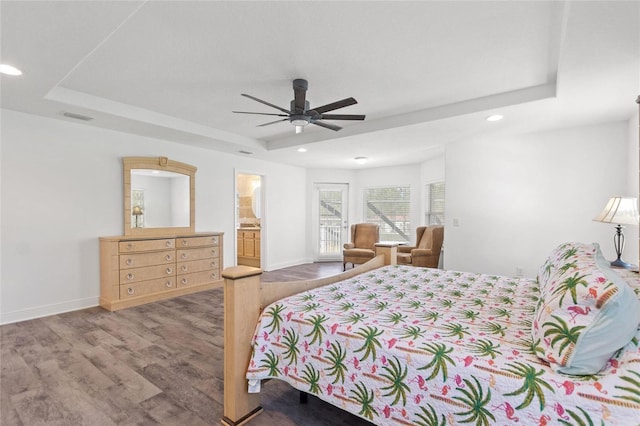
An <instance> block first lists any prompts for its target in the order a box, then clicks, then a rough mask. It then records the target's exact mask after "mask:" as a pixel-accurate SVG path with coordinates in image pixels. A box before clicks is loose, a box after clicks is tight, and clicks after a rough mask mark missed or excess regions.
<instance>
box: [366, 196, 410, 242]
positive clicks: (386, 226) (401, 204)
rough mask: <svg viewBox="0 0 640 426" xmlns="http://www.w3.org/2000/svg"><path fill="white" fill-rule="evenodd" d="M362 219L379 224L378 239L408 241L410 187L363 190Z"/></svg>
mask: <svg viewBox="0 0 640 426" xmlns="http://www.w3.org/2000/svg"><path fill="white" fill-rule="evenodd" d="M364 212H365V213H364V220H365V222H368V223H377V224H378V225H380V241H409V235H410V229H411V223H410V220H411V188H410V187H409V186H385V187H380V188H367V189H365V190H364Z"/></svg>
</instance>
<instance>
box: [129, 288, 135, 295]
mask: <svg viewBox="0 0 640 426" xmlns="http://www.w3.org/2000/svg"><path fill="white" fill-rule="evenodd" d="M133 293H135V291H133V289H132V288H131V287H129V288H128V289H127V294H128V295H129V296H131V295H132V294H133Z"/></svg>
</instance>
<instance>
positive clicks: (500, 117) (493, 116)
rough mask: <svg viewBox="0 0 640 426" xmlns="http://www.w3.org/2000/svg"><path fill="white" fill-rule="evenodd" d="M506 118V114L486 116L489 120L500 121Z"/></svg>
mask: <svg viewBox="0 0 640 426" xmlns="http://www.w3.org/2000/svg"><path fill="white" fill-rule="evenodd" d="M503 118H504V115H500V114H494V115H490V116H488V117H486V118H485V120H487V121H500V120H502V119H503Z"/></svg>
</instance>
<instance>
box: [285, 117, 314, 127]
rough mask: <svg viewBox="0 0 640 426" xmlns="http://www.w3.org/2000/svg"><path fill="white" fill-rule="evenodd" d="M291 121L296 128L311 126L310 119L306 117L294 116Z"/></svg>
mask: <svg viewBox="0 0 640 426" xmlns="http://www.w3.org/2000/svg"><path fill="white" fill-rule="evenodd" d="M289 121H290V122H291V124H293V125H294V126H306V125H307V124H309V117H307V116H304V115H292V116H291V118H290V119H289Z"/></svg>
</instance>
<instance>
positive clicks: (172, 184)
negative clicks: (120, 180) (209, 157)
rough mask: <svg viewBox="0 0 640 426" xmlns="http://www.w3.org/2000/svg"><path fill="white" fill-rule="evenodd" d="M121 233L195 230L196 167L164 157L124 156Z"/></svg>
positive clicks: (148, 233)
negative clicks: (122, 222) (122, 230)
mask: <svg viewBox="0 0 640 426" xmlns="http://www.w3.org/2000/svg"><path fill="white" fill-rule="evenodd" d="M122 164H123V169H124V235H141V236H163V235H175V234H185V233H193V232H194V231H195V211H196V209H195V176H196V170H197V169H196V168H195V167H194V166H191V165H189V164H184V163H179V162H177V161H172V160H169V159H168V158H167V157H125V158H123V159H122Z"/></svg>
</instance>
